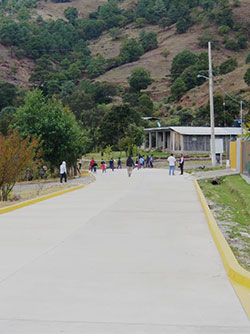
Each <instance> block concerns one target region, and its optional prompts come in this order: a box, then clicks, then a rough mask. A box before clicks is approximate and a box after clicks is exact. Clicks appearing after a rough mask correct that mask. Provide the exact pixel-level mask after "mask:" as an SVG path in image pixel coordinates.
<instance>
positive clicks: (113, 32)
mask: <svg viewBox="0 0 250 336" xmlns="http://www.w3.org/2000/svg"><path fill="white" fill-rule="evenodd" d="M109 35H110V36H111V38H112V40H113V41H115V40H118V39H119V38H120V37H121V31H120V29H119V28H116V27H114V28H111V29H110V30H109Z"/></svg>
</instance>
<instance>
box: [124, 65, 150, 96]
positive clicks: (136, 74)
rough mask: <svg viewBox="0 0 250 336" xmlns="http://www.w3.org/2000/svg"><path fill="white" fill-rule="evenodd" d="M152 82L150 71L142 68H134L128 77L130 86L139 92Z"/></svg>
mask: <svg viewBox="0 0 250 336" xmlns="http://www.w3.org/2000/svg"><path fill="white" fill-rule="evenodd" d="M151 83H152V79H151V76H150V72H149V71H147V70H145V69H144V68H136V69H134V70H133V71H132V74H131V75H130V77H129V85H130V87H131V88H132V89H133V90H135V91H137V92H139V91H141V90H145V89H146V88H147V87H148V86H149V85H150V84H151Z"/></svg>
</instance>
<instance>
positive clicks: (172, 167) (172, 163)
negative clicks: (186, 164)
mask: <svg viewBox="0 0 250 336" xmlns="http://www.w3.org/2000/svg"><path fill="white" fill-rule="evenodd" d="M168 162H169V175H174V170H175V163H176V158H175V157H174V155H173V154H171V155H170V156H169V157H168Z"/></svg>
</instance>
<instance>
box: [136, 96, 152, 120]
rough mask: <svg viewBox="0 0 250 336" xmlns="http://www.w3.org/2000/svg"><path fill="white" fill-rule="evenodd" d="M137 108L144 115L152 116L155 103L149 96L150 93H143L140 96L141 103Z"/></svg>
mask: <svg viewBox="0 0 250 336" xmlns="http://www.w3.org/2000/svg"><path fill="white" fill-rule="evenodd" d="M136 109H137V110H138V111H139V112H140V113H141V114H142V115H143V116H147V117H149V116H152V113H153V110H154V103H153V101H152V100H151V98H150V97H149V95H148V94H146V93H143V94H142V95H140V97H139V104H138V107H136Z"/></svg>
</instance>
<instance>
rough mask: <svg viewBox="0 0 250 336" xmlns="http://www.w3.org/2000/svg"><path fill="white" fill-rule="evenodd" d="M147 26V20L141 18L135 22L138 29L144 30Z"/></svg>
mask: <svg viewBox="0 0 250 336" xmlns="http://www.w3.org/2000/svg"><path fill="white" fill-rule="evenodd" d="M145 24H146V19H144V18H142V17H139V18H137V19H136V20H135V26H136V27H137V28H143V27H144V26H145Z"/></svg>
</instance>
